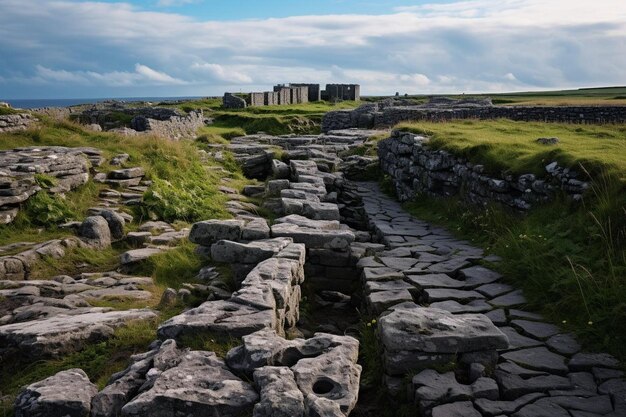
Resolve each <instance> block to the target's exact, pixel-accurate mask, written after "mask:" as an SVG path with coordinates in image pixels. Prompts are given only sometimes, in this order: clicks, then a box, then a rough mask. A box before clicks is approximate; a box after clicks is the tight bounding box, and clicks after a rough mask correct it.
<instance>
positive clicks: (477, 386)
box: [412, 369, 498, 410]
mask: <svg viewBox="0 0 626 417" xmlns="http://www.w3.org/2000/svg"><path fill="white" fill-rule="evenodd" d="M412 386H413V389H414V390H415V400H416V401H417V402H418V403H420V409H422V410H427V409H429V408H432V407H433V406H435V405H437V404H444V403H450V402H456V401H464V400H471V399H477V398H486V399H490V400H496V399H497V398H498V385H497V384H496V381H494V380H493V379H491V378H478V379H477V380H476V381H475V382H474V383H472V384H469V385H464V384H460V383H458V382H457V381H456V378H455V376H454V372H447V373H444V374H440V373H438V372H437V371H435V370H432V369H427V370H424V371H422V372H420V373H419V374H417V375H415V376H414V377H413V379H412Z"/></svg>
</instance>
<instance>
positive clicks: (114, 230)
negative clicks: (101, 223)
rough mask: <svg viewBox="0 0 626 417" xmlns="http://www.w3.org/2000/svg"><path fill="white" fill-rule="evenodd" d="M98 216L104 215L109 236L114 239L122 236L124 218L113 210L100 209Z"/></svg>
mask: <svg viewBox="0 0 626 417" xmlns="http://www.w3.org/2000/svg"><path fill="white" fill-rule="evenodd" d="M100 216H102V217H104V219H105V220H106V221H107V224H108V225H109V230H110V231H111V237H112V238H113V239H115V240H120V239H123V238H124V223H125V222H124V218H123V217H122V216H121V215H120V214H119V213H117V212H115V211H113V210H102V211H101V212H100Z"/></svg>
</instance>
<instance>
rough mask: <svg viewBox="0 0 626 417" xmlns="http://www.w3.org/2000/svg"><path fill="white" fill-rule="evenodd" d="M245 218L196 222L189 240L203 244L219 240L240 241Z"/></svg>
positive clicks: (207, 244) (208, 244)
mask: <svg viewBox="0 0 626 417" xmlns="http://www.w3.org/2000/svg"><path fill="white" fill-rule="evenodd" d="M245 225H246V222H245V221H244V220H207V221H203V222H198V223H194V225H193V226H192V227H191V232H190V233H189V240H190V241H191V242H193V243H197V244H198V245H203V246H211V245H212V244H213V243H215V242H217V241H218V240H232V241H235V242H236V241H238V240H240V239H241V233H242V229H243V228H244V226H245Z"/></svg>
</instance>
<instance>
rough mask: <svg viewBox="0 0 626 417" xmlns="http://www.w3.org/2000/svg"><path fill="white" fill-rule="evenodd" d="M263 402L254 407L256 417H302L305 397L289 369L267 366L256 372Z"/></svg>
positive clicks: (255, 381)
mask: <svg viewBox="0 0 626 417" xmlns="http://www.w3.org/2000/svg"><path fill="white" fill-rule="evenodd" d="M254 383H255V385H256V386H257V387H258V388H259V391H260V394H261V401H260V402H259V403H257V404H256V405H255V406H254V414H253V416H254V417H302V416H303V415H304V396H303V395H302V392H301V391H300V389H299V388H298V385H297V384H296V380H295V378H294V375H293V372H292V371H291V370H290V369H289V368H287V367H273V366H265V367H263V368H259V369H257V370H256V371H255V372H254Z"/></svg>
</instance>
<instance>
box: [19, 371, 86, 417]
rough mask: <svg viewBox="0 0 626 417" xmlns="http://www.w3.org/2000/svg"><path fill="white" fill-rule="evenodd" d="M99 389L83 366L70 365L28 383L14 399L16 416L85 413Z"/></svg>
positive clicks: (78, 415)
mask: <svg viewBox="0 0 626 417" xmlns="http://www.w3.org/2000/svg"><path fill="white" fill-rule="evenodd" d="M97 393H98V388H97V387H96V386H95V385H94V384H92V383H91V382H90V381H89V377H88V376H87V374H86V373H85V372H84V371H83V370H82V369H69V370H67V371H62V372H59V373H57V374H56V375H53V376H51V377H49V378H46V379H44V380H43V381H39V382H35V383H34V384H31V385H29V386H28V387H26V389H24V390H23V391H22V392H21V393H20V394H19V395H18V396H17V399H16V400H15V416H16V417H51V416H68V417H85V416H86V415H88V414H89V411H90V410H91V399H92V398H93V396H94V395H96V394H97Z"/></svg>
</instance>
